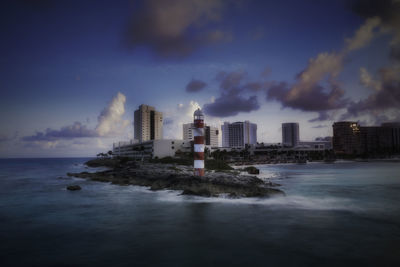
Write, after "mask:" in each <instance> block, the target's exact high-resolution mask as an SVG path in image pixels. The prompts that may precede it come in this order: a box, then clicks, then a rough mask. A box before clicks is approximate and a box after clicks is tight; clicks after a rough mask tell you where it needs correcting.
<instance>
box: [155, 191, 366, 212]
mask: <svg viewBox="0 0 400 267" xmlns="http://www.w3.org/2000/svg"><path fill="white" fill-rule="evenodd" d="M157 193H158V194H157V199H158V200H159V201H168V202H188V203H223V204H234V205H263V206H268V207H270V208H277V209H306V210H350V211H359V210H361V208H360V207H358V206H356V205H354V203H352V202H351V200H349V199H341V198H333V197H329V198H317V197H304V196H276V197H271V198H256V197H254V198H253V197H250V198H229V197H228V196H227V195H222V196H220V197H200V196H189V195H181V193H180V192H177V191H158V192H157Z"/></svg>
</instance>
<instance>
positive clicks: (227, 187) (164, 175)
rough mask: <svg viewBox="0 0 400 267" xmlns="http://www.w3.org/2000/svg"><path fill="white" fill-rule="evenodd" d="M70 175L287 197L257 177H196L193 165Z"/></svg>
mask: <svg viewBox="0 0 400 267" xmlns="http://www.w3.org/2000/svg"><path fill="white" fill-rule="evenodd" d="M67 175H68V176H74V177H79V178H85V179H89V180H93V181H99V182H111V183H112V184H118V185H140V186H147V187H150V190H163V189H169V190H181V191H182V194H184V195H198V196H205V197H210V196H218V195H221V194H226V195H228V196H230V197H269V196H272V195H284V193H283V192H282V191H281V190H279V189H276V188H273V187H274V186H275V185H274V184H271V183H264V182H263V181H262V180H261V179H259V178H257V177H255V176H249V175H240V174H239V173H238V172H235V171H226V172H207V173H206V175H205V176H203V177H197V176H193V170H192V168H191V167H189V166H181V165H178V166H176V165H172V164H154V163H145V164H142V165H135V166H133V165H125V166H118V167H116V168H114V169H112V170H106V171H100V172H95V173H89V172H81V173H68V174H67Z"/></svg>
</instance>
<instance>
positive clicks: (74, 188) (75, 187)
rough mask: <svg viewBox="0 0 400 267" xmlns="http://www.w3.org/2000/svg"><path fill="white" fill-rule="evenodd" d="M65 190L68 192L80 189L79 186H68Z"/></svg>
mask: <svg viewBox="0 0 400 267" xmlns="http://www.w3.org/2000/svg"><path fill="white" fill-rule="evenodd" d="M67 189H68V190H70V191H77V190H81V189H82V188H81V187H80V186H79V185H69V186H67Z"/></svg>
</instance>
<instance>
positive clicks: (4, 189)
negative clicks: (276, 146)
mask: <svg viewBox="0 0 400 267" xmlns="http://www.w3.org/2000/svg"><path fill="white" fill-rule="evenodd" d="M85 160H87V159H3V160H0V229H1V231H0V240H1V242H0V266H154V265H157V266H205V265H207V266H221V265H229V266H243V265H248V266H267V265H268V266H320V265H324V266H343V265H351V266H355V265H362V266H384V265H386V266H400V164H399V163H386V162H376V163H371V162H368V163H362V162H359V163H354V162H339V163H335V164H322V163H311V164H306V165H289V164H286V165H265V166H260V168H261V171H262V174H261V176H262V177H264V178H265V179H271V180H272V181H274V182H277V183H280V184H282V187H281V188H282V189H283V190H284V191H285V192H286V195H287V196H286V197H279V198H272V199H259V198H250V199H239V200H232V199H225V198H200V197H191V196H180V195H179V192H176V191H161V192H152V191H149V190H147V189H146V188H142V187H136V186H118V185H111V184H108V183H99V182H92V181H86V180H83V179H79V178H68V177H66V175H65V173H66V172H79V171H83V170H87V169H86V168H85V166H84V165H83V164H82V163H83V162H85ZM70 184H79V185H81V187H82V190H81V191H75V192H71V191H67V190H66V189H65V188H66V186H67V185H70Z"/></svg>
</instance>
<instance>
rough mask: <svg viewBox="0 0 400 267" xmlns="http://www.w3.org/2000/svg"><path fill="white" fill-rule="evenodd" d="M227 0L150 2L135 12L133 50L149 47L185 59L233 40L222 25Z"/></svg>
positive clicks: (129, 38) (129, 42) (131, 29)
mask: <svg viewBox="0 0 400 267" xmlns="http://www.w3.org/2000/svg"><path fill="white" fill-rule="evenodd" d="M226 2H227V0H164V1H160V0H148V1H146V2H145V3H144V4H143V6H139V8H138V9H136V11H135V12H134V14H133V16H132V20H131V22H130V25H129V27H128V30H127V32H126V42H127V45H128V46H129V47H132V48H137V47H139V46H147V47H148V48H150V49H151V50H152V51H153V52H155V53H156V54H157V55H158V56H161V57H184V56H187V55H189V54H191V53H192V52H193V51H194V50H196V49H198V48H199V47H201V46H203V45H207V44H212V43H219V42H227V41H231V40H232V38H233V37H232V34H231V33H230V32H227V31H223V30H222V29H210V27H211V26H214V27H215V25H217V24H218V22H219V21H220V20H221V18H222V12H223V9H224V6H225V3H226Z"/></svg>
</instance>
